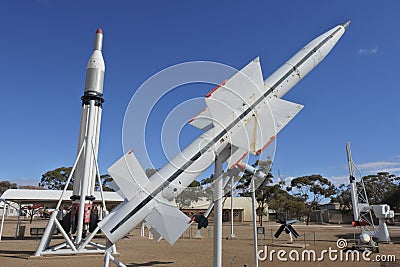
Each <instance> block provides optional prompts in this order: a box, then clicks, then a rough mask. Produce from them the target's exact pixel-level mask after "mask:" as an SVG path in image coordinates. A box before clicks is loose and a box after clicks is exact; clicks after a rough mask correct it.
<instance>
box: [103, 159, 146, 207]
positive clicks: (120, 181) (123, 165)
mask: <svg viewBox="0 0 400 267" xmlns="http://www.w3.org/2000/svg"><path fill="white" fill-rule="evenodd" d="M107 171H108V173H110V175H111V177H112V178H113V181H114V183H113V184H112V186H113V188H114V189H118V190H116V191H117V192H118V193H119V194H120V195H121V196H122V197H123V198H126V199H128V200H129V199H132V197H133V196H134V195H135V194H137V192H138V191H139V190H141V189H144V188H146V187H147V185H148V184H149V179H148V178H147V176H146V174H145V172H144V171H143V169H142V167H141V166H140V164H139V162H138V161H137V159H136V157H135V155H134V154H133V152H131V151H130V152H128V153H126V154H125V155H124V156H122V157H121V158H120V159H119V160H118V161H117V162H115V163H114V164H113V165H112V166H111V167H110V168H108V169H107Z"/></svg>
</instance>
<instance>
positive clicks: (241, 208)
mask: <svg viewBox="0 0 400 267" xmlns="http://www.w3.org/2000/svg"><path fill="white" fill-rule="evenodd" d="M222 201H223V215H222V217H223V221H230V209H231V198H230V197H227V198H226V199H225V198H223V200H222ZM210 203H211V202H210V201H209V200H206V199H203V200H200V201H197V202H193V203H192V205H191V206H190V207H185V208H183V209H182V211H183V212H184V213H186V215H188V216H189V217H191V215H195V214H202V213H204V212H205V211H206V210H207V208H208V207H209V205H210ZM233 212H234V221H238V222H239V221H241V222H249V221H252V216H253V215H252V212H251V198H249V197H234V198H233ZM235 215H236V216H235ZM235 217H236V218H235ZM213 218H214V215H213V212H211V214H210V216H209V221H213Z"/></svg>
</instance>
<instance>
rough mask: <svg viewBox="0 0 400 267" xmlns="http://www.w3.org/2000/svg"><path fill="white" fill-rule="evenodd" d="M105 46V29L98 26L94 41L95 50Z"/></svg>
mask: <svg viewBox="0 0 400 267" xmlns="http://www.w3.org/2000/svg"><path fill="white" fill-rule="evenodd" d="M102 46H103V30H102V29H101V28H98V29H97V31H96V39H95V41H94V50H100V51H101V49H102Z"/></svg>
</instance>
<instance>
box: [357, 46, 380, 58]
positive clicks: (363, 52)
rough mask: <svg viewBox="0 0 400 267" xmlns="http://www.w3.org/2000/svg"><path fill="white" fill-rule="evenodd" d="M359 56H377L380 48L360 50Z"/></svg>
mask: <svg viewBox="0 0 400 267" xmlns="http://www.w3.org/2000/svg"><path fill="white" fill-rule="evenodd" d="M358 54H359V55H360V56H365V55H376V54H378V47H374V48H360V49H358Z"/></svg>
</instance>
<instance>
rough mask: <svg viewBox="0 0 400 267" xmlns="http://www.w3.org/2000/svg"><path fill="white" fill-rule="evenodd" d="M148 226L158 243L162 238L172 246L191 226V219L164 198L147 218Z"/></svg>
mask: <svg viewBox="0 0 400 267" xmlns="http://www.w3.org/2000/svg"><path fill="white" fill-rule="evenodd" d="M146 224H147V225H148V227H149V228H150V231H151V233H152V234H153V235H154V237H155V239H156V240H157V241H159V240H160V239H161V237H162V238H164V239H165V240H166V241H167V242H168V243H169V244H171V245H173V244H174V243H175V242H176V240H178V238H179V237H180V236H182V234H183V233H184V232H185V231H186V229H187V228H188V227H189V226H190V225H191V223H190V218H189V217H188V216H186V215H185V214H184V213H183V212H181V211H180V210H179V209H178V208H176V207H175V206H173V205H172V204H170V203H169V201H168V200H166V199H164V198H163V199H162V200H161V201H159V202H158V205H157V206H156V207H155V208H154V209H153V211H152V212H150V214H149V215H148V216H147V217H146Z"/></svg>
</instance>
